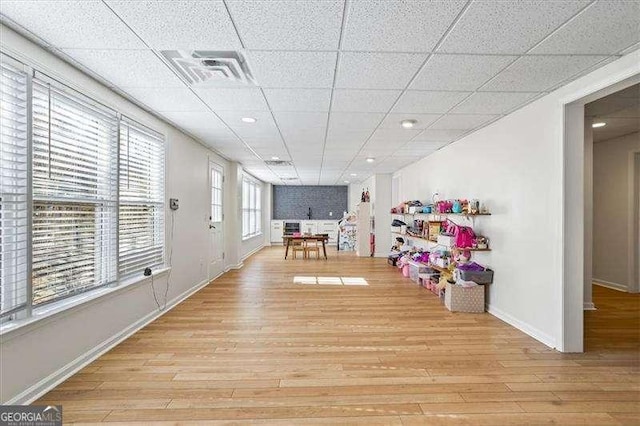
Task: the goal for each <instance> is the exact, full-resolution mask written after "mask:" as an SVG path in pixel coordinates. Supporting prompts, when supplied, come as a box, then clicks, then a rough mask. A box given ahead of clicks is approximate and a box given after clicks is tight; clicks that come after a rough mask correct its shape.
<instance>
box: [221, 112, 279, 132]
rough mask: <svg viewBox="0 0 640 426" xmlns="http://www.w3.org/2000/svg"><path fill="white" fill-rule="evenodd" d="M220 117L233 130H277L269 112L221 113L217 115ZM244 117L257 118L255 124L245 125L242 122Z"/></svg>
mask: <svg viewBox="0 0 640 426" xmlns="http://www.w3.org/2000/svg"><path fill="white" fill-rule="evenodd" d="M217 114H218V116H219V117H220V118H221V119H222V120H224V122H225V123H227V125H229V126H230V127H231V128H235V127H236V126H243V127H247V128H252V127H253V128H256V127H264V126H268V127H273V128H275V123H274V122H273V117H272V116H271V113H270V112H269V111H238V110H235V111H220V112H218V113H217ZM244 117H251V118H255V119H256V122H255V123H245V122H244V121H242V119H243V118H244Z"/></svg>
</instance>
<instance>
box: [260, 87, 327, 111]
mask: <svg viewBox="0 0 640 426" xmlns="http://www.w3.org/2000/svg"><path fill="white" fill-rule="evenodd" d="M263 90H264V94H265V96H266V97H267V101H268V102H269V106H271V109H272V110H273V111H292V112H299V111H310V112H315V111H329V107H330V103H331V89H263Z"/></svg>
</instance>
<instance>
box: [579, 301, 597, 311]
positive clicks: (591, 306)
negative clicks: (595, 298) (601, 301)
mask: <svg viewBox="0 0 640 426" xmlns="http://www.w3.org/2000/svg"><path fill="white" fill-rule="evenodd" d="M582 309H583V310H585V311H597V310H598V308H596V305H594V304H593V302H584V307H583V308H582Z"/></svg>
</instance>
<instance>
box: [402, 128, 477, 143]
mask: <svg viewBox="0 0 640 426" xmlns="http://www.w3.org/2000/svg"><path fill="white" fill-rule="evenodd" d="M465 133H467V130H461V129H459V130H433V129H427V130H423V131H422V133H420V134H419V135H418V136H416V137H415V138H414V139H413V140H412V141H411V142H451V141H453V140H456V139H458V138H459V137H460V136H462V135H464V134H465Z"/></svg>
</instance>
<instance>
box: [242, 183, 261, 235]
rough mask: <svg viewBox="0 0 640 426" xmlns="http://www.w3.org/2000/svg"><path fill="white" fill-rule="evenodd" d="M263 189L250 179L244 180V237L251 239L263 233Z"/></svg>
mask: <svg viewBox="0 0 640 426" xmlns="http://www.w3.org/2000/svg"><path fill="white" fill-rule="evenodd" d="M261 196H262V188H261V186H260V184H258V183H257V182H254V181H252V180H249V179H246V178H245V179H243V180H242V237H243V238H249V237H252V236H254V235H258V234H260V233H261V232H262V204H261Z"/></svg>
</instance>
